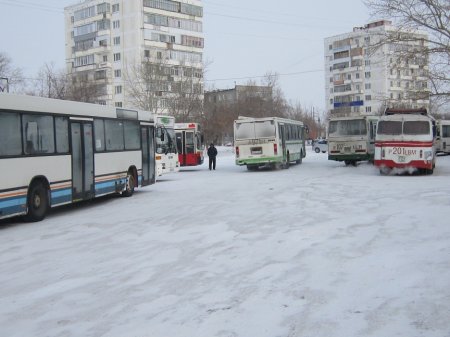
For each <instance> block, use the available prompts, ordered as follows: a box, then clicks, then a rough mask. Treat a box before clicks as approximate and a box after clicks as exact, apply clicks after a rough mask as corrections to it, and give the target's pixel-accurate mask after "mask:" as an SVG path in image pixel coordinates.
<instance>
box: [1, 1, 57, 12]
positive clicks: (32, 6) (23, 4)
mask: <svg viewBox="0 0 450 337" xmlns="http://www.w3.org/2000/svg"><path fill="white" fill-rule="evenodd" d="M0 4H1V5H6V6H12V7H20V8H29V9H37V10H41V11H45V12H52V13H64V12H63V10H62V9H61V8H59V7H53V6H46V5H42V4H35V3H32V2H26V1H18V0H14V1H12V0H1V1H0Z"/></svg>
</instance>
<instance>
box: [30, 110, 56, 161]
mask: <svg viewBox="0 0 450 337" xmlns="http://www.w3.org/2000/svg"><path fill="white" fill-rule="evenodd" d="M22 118H23V128H24V130H23V131H24V144H25V154H40V153H54V152H55V137H54V127H53V124H54V122H53V117H52V116H36V115H23V117H22Z"/></svg>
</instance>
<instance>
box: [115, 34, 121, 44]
mask: <svg viewBox="0 0 450 337" xmlns="http://www.w3.org/2000/svg"><path fill="white" fill-rule="evenodd" d="M119 44H120V36H116V37H115V38H114V45H116V46H117V45H119Z"/></svg>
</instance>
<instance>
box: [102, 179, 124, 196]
mask: <svg viewBox="0 0 450 337" xmlns="http://www.w3.org/2000/svg"><path fill="white" fill-rule="evenodd" d="M125 182H126V180H124V179H116V180H109V181H103V182H101V183H96V184H95V194H96V195H99V194H106V193H114V192H116V189H117V187H116V186H117V185H121V186H125Z"/></svg>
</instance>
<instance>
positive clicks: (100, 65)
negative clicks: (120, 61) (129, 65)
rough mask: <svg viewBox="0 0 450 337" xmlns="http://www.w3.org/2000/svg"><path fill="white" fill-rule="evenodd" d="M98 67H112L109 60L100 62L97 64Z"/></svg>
mask: <svg viewBox="0 0 450 337" xmlns="http://www.w3.org/2000/svg"><path fill="white" fill-rule="evenodd" d="M97 68H98V69H104V68H112V65H111V63H110V62H100V63H99V64H97Z"/></svg>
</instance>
